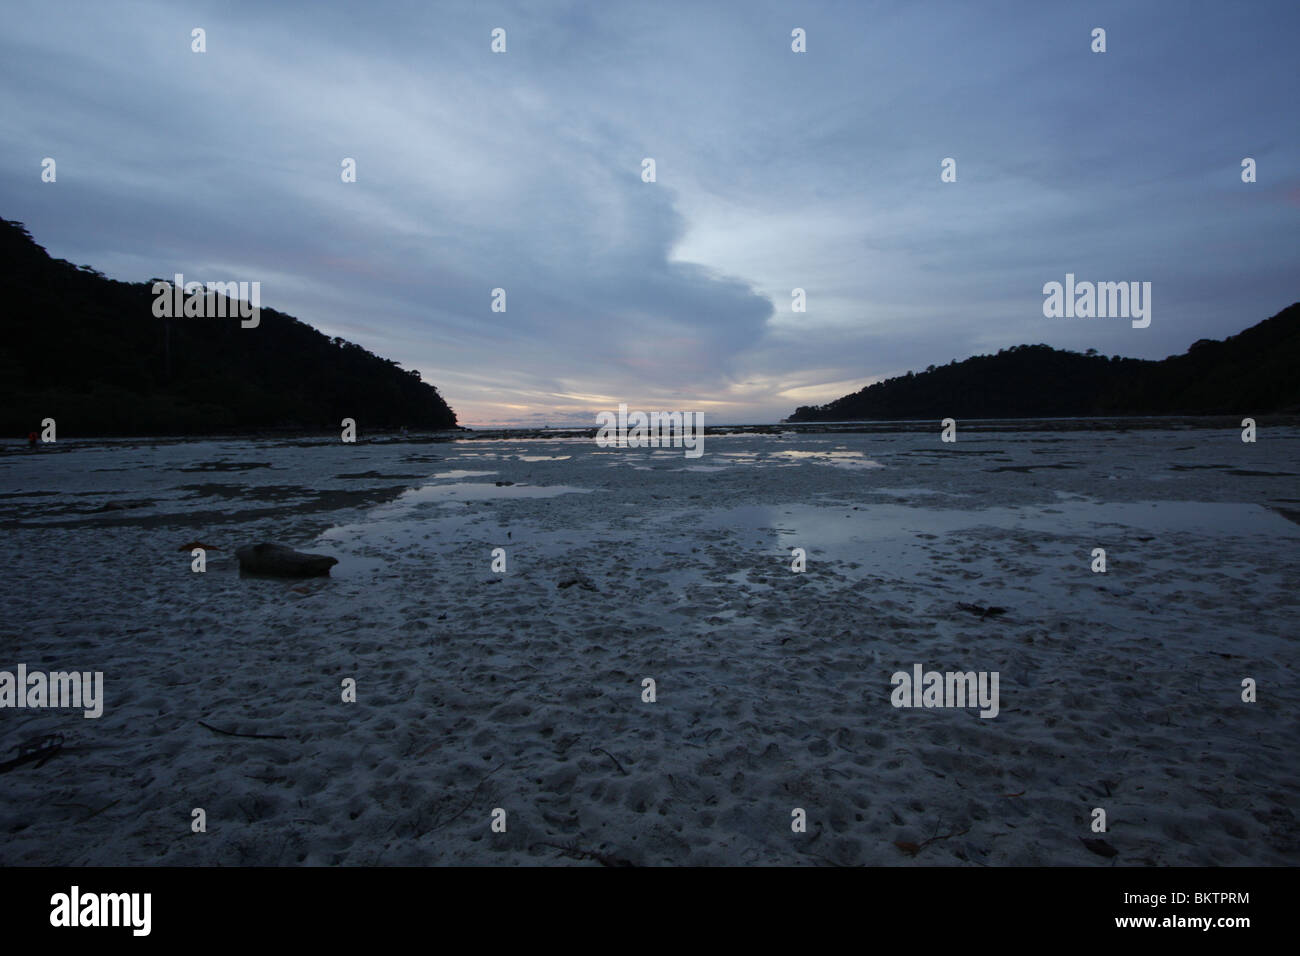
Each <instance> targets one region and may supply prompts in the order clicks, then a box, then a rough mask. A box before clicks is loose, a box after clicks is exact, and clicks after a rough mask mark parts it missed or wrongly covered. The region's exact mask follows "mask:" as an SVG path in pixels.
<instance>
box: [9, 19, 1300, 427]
mask: <svg viewBox="0 0 1300 956" xmlns="http://www.w3.org/2000/svg"><path fill="white" fill-rule="evenodd" d="M1298 19H1300V15H1298V14H1297V12H1296V10H1295V8H1294V7H1293V6H1292V5H1289V4H1276V5H1260V6H1259V7H1258V8H1252V10H1251V11H1250V13H1249V15H1247V14H1246V13H1243V14H1242V15H1241V16H1239V17H1235V18H1226V19H1225V18H1224V17H1222V16H1220V15H1218V14H1215V13H1213V12H1212V11H1209V10H1208V9H1207V10H1189V9H1187V8H1185V7H1184V6H1183V5H1179V4H1175V3H1168V4H1156V5H1149V6H1143V7H1141V8H1130V5H1127V4H1118V3H1116V4H1108V5H1102V6H1101V7H1099V8H1097V9H1095V10H1090V11H1089V12H1088V16H1087V19H1086V20H1085V19H1084V18H1082V17H1081V16H1080V15H1079V14H1077V13H1074V12H1071V11H1068V10H1056V9H1051V8H1046V7H1042V6H1041V5H1033V4H1025V5H1023V6H1014V5H1013V6H1011V7H1007V8H998V9H997V10H995V11H990V10H986V9H975V8H965V7H962V6H959V5H951V6H939V7H934V8H928V7H927V8H924V9H920V8H905V9H898V8H894V7H893V6H892V5H891V6H881V5H867V4H838V3H827V4H812V5H808V6H803V5H801V6H799V7H797V8H794V9H791V8H789V7H788V6H787V5H784V4H777V3H771V4H749V3H746V4H718V5H708V6H705V5H697V4H688V3H682V4H671V3H670V4H664V5H656V6H655V7H654V8H653V9H651V8H648V7H644V6H635V5H603V4H585V3H560V4H547V5H545V6H540V5H536V4H531V3H521V4H513V5H497V6H492V5H483V4H471V3H465V4H458V5H441V4H440V5H436V7H435V6H434V5H429V4H425V3H393V4H383V3H381V4H376V5H371V6H367V7H365V8H364V10H363V9H362V8H358V7H356V6H355V5H354V4H344V3H341V2H339V3H320V4H314V5H313V6H312V9H311V14H310V15H309V16H308V15H305V14H303V13H302V12H301V11H290V10H288V9H282V8H279V7H275V6H268V5H264V4H252V3H233V4H207V5H199V6H198V7H196V8H192V9H185V10H180V9H177V8H176V7H175V6H174V5H171V4H163V3H144V2H141V3H135V4H130V5H127V6H121V7H119V6H114V7H112V8H108V7H105V6H103V5H100V4H97V3H83V4H69V5H59V7H58V8H57V9H55V8H52V7H50V6H49V5H46V4H41V3H17V4H12V5H11V7H10V9H9V11H8V13H7V18H6V31H5V33H4V34H3V36H0V76H3V77H4V83H3V84H0V109H3V110H4V112H5V115H6V118H7V122H6V124H5V127H4V128H3V129H2V130H0V203H2V204H3V209H0V214H3V215H4V216H6V217H7V218H17V219H22V220H23V221H25V222H26V223H27V224H28V226H29V228H30V229H31V231H32V232H33V234H34V235H35V236H36V238H37V240H38V241H40V242H41V243H42V244H43V245H46V246H47V248H49V249H50V250H51V252H52V253H53V254H55V255H58V256H62V257H66V258H70V259H72V260H74V261H77V262H79V263H80V262H86V263H90V264H92V265H94V266H95V267H97V268H99V269H101V270H103V271H105V272H107V273H109V274H110V275H113V276H114V277H118V278H125V279H134V280H143V279H145V278H149V277H150V276H154V275H169V274H171V273H172V272H176V271H180V272H184V273H186V274H187V275H194V276H198V275H206V274H209V273H215V274H216V275H217V277H218V278H227V277H228V278H246V279H260V280H261V281H262V283H263V300H264V303H265V304H266V305H268V306H272V307H275V308H278V309H281V310H283V311H287V312H290V313H292V314H295V315H297V316H298V317H299V318H301V319H303V320H304V321H306V322H309V323H310V324H312V325H315V326H317V327H319V328H321V329H322V330H323V331H326V332H327V333H328V334H338V335H344V336H346V337H349V338H353V339H354V340H356V341H359V342H361V344H363V345H365V346H366V347H367V348H370V349H372V350H373V351H376V352H378V353H380V354H383V355H385V356H388V357H392V358H395V359H398V360H399V361H401V362H402V363H403V364H404V365H406V366H407V367H414V368H418V369H420V371H421V372H422V373H423V375H424V377H425V379H426V380H427V381H431V382H433V383H435V384H437V385H438V386H439V389H440V390H441V391H442V392H443V394H444V395H445V396H446V397H447V398H448V400H449V401H450V402H451V404H452V405H453V406H454V407H455V408H456V409H457V410H458V412H459V413H460V414H461V416H462V418H463V419H464V420H466V421H469V422H471V423H472V422H475V421H480V422H487V421H504V420H520V421H522V420H527V419H530V418H533V417H536V418H543V419H545V418H558V417H561V416H578V415H587V416H588V417H590V416H589V415H588V413H589V412H591V411H594V408H595V407H596V405H597V404H598V403H605V404H608V403H609V402H611V401H615V400H619V401H628V402H629V403H632V404H637V405H641V406H643V407H654V406H653V405H652V404H651V403H652V402H663V403H669V402H671V403H675V405H674V407H682V408H705V407H707V408H708V409H710V412H709V414H710V415H711V416H718V415H720V416H722V417H724V418H727V417H729V418H732V419H734V420H764V419H768V420H770V419H772V418H776V417H781V416H783V415H785V414H788V413H789V412H790V411H791V410H792V408H793V405H792V404H791V402H792V399H794V398H796V397H798V398H800V401H799V402H798V403H799V404H803V403H805V402H804V400H803V399H804V397H806V396H810V395H824V396H825V397H826V398H830V397H835V395H837V394H842V393H843V392H847V391H853V390H856V388H858V387H861V385H862V384H865V383H866V382H867V381H869V380H871V379H872V378H875V377H879V376H881V375H885V374H893V373H897V372H901V371H904V370H906V369H908V368H923V367H924V366H925V365H927V364H930V363H931V362H935V363H942V362H946V361H947V360H948V359H950V358H961V357H964V356H965V355H967V354H969V353H970V352H972V351H979V350H996V349H997V348H1000V347H1004V346H1008V345H1013V344H1018V343H1020V342H1036V341H1046V342H1049V343H1051V344H1057V345H1061V346H1066V347H1077V348H1088V347H1096V348H1099V349H1101V350H1102V351H1104V352H1121V353H1124V354H1132V355H1142V356H1145V357H1160V356H1163V355H1165V354H1168V353H1169V352H1173V351H1178V350H1180V349H1182V348H1184V347H1186V345H1187V344H1189V343H1190V342H1191V341H1194V340H1195V339H1197V338H1201V337H1206V336H1216V337H1219V336H1223V335H1226V334H1231V333H1233V332H1235V331H1238V330H1239V329H1240V328H1241V327H1242V326H1243V325H1246V324H1250V323H1253V322H1254V321H1258V320H1259V319H1262V318H1264V317H1266V316H1267V315H1270V314H1272V313H1273V312H1275V311H1277V310H1278V309H1280V308H1282V307H1283V306H1284V305H1286V304H1289V302H1290V301H1292V300H1294V299H1295V298H1296V296H1295V290H1294V282H1293V278H1292V274H1293V272H1294V258H1293V252H1292V251H1291V250H1294V248H1295V240H1296V221H1295V214H1294V200H1293V199H1292V200H1290V201H1288V199H1287V198H1286V197H1288V196H1294V192H1295V182H1296V171H1295V168H1294V160H1293V157H1294V156H1295V155H1297V154H1298V151H1297V146H1298V145H1300V144H1298V143H1297V136H1298V134H1297V132H1296V127H1295V124H1294V123H1293V122H1292V121H1291V110H1292V107H1291V104H1290V101H1289V96H1290V93H1289V92H1288V91H1289V90H1292V89H1293V86H1294V83H1293V80H1292V79H1291V78H1290V77H1289V75H1287V74H1286V71H1285V69H1283V68H1282V67H1281V64H1282V63H1284V62H1287V53H1288V51H1287V42H1288V41H1287V39H1286V38H1287V36H1288V35H1289V33H1290V32H1293V31H1288V30H1286V29H1285V27H1286V26H1288V25H1290V26H1294V25H1295V24H1296V22H1297V20H1298ZM1098 24H1101V25H1104V26H1106V28H1107V30H1108V47H1109V49H1108V52H1107V53H1105V54H1092V53H1090V52H1089V50H1088V40H1089V34H1090V30H1091V28H1092V27H1093V26H1095V25H1098ZM194 26H202V27H204V28H205V29H206V30H207V40H208V52H207V53H204V54H194V53H192V52H191V51H190V49H189V35H190V30H191V28H192V27H194ZM498 26H500V27H504V28H505V29H506V30H507V36H508V52H507V53H506V54H504V55H494V54H492V53H491V52H490V50H489V32H490V30H491V29H492V28H493V27H498ZM794 26H801V27H803V28H805V29H806V30H807V35H808V53H806V54H793V53H791V52H790V48H789V34H790V30H791V29H792V28H793V27H794ZM1208 64H1213V67H1212V68H1211V67H1210V66H1208ZM47 155H48V156H54V157H55V158H56V159H57V160H58V163H59V181H58V183H57V184H55V185H53V186H51V185H49V184H42V183H40V181H39V162H40V159H41V157H43V156H47ZM1245 155H1251V156H1254V157H1255V158H1256V159H1257V160H1258V161H1259V163H1260V170H1261V173H1260V175H1261V182H1260V183H1258V184H1255V186H1253V187H1252V186H1246V185H1244V184H1241V183H1240V180H1239V177H1238V172H1237V170H1238V168H1239V167H1238V164H1239V161H1240V158H1241V157H1242V156H1245ZM345 156H347V157H352V158H355V159H356V161H357V168H358V182H357V183H355V184H344V183H342V182H341V181H340V179H339V169H340V161H341V160H342V159H343V157H345ZM647 156H650V157H653V158H654V159H655V160H656V164H657V173H658V181H657V182H655V183H644V182H642V181H641V178H640V171H641V160H642V159H643V158H644V157H647ZM945 156H952V157H954V158H956V159H957V163H958V181H957V183H952V184H944V183H940V181H939V161H940V160H941V159H942V158H944V157H945ZM1251 189H1254V190H1255V191H1254V192H1253V193H1251V192H1243V191H1244V190H1251ZM1066 271H1073V272H1075V273H1076V274H1078V275H1081V276H1084V275H1088V276H1094V277H1096V278H1105V279H1115V280H1120V279H1142V280H1149V281H1153V283H1154V284H1155V289H1154V299H1155V308H1156V312H1155V317H1154V321H1153V323H1152V326H1151V328H1150V329H1149V330H1145V331H1144V332H1143V333H1142V334H1141V335H1140V336H1139V335H1138V334H1137V333H1135V332H1133V331H1132V330H1124V329H1120V328H1119V327H1117V326H1115V325H1109V326H1106V325H1101V324H1092V325H1087V324H1082V323H1075V324H1072V325H1067V324H1063V323H1057V324H1051V323H1049V322H1048V321H1047V320H1044V319H1043V318H1042V315H1041V301H1042V297H1041V291H1040V290H1041V286H1042V284H1043V283H1044V282H1046V281H1050V280H1053V279H1060V278H1061V277H1062V276H1063V275H1064V273H1065V272H1066ZM796 287H799V288H803V289H805V290H806V292H807V297H808V311H807V312H806V313H794V312H792V311H791V309H790V302H791V290H792V289H793V288H796ZM496 288H503V289H505V290H506V294H507V303H508V306H507V311H506V312H504V313H500V312H493V311H491V308H490V306H491V301H492V298H491V297H492V290H493V289H496ZM834 389H842V391H840V392H833V393H832V392H831V390H834ZM715 420H717V419H716V418H715Z"/></svg>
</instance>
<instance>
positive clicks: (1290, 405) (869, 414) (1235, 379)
mask: <svg viewBox="0 0 1300 956" xmlns="http://www.w3.org/2000/svg"><path fill="white" fill-rule="evenodd" d="M1298 371H1300V303H1296V304H1295V305H1292V306H1290V307H1289V308H1287V309H1284V310H1283V311H1281V312H1279V313H1278V314H1277V315H1275V316H1273V317H1272V318H1271V319H1265V320H1264V321H1263V322H1260V323H1259V324H1258V325H1255V326H1252V327H1251V328H1249V329H1246V330H1245V331H1244V332H1240V333H1238V334H1237V335H1233V336H1230V337H1229V338H1227V339H1225V340H1223V341H1222V342H1219V341H1215V340H1211V339H1201V340H1200V341H1199V342H1195V343H1193V345H1192V346H1191V347H1190V348H1189V349H1188V350H1187V352H1186V353H1185V354H1183V355H1171V356H1170V357H1169V358H1166V359H1163V360H1161V361H1158V362H1157V361H1151V360H1147V359H1131V358H1120V357H1119V356H1114V357H1111V358H1107V357H1106V356H1103V355H1097V354H1095V353H1093V352H1092V351H1091V350H1090V351H1089V354H1086V355H1083V354H1080V353H1078V352H1070V351H1064V350H1061V349H1054V348H1051V347H1050V346H1047V345H1017V346H1015V347H1013V348H1009V349H1003V350H1002V351H1000V352H998V354H997V355H977V356H974V357H973V358H968V359H966V360H965V361H964V362H955V361H954V362H950V363H949V364H948V365H945V366H942V367H940V368H936V367H935V366H933V365H931V366H930V367H929V368H928V369H926V370H925V371H924V372H920V373H917V374H913V373H911V372H908V373H907V374H906V375H903V376H900V377H898V378H891V379H888V380H886V381H884V382H878V383H876V384H875V385H868V386H867V387H866V388H864V389H862V390H861V391H858V392H855V393H853V394H852V395H845V396H844V397H843V398H838V399H836V400H835V401H833V402H830V403H828V404H826V405H817V406H807V405H805V406H802V407H800V408H799V409H797V410H796V411H795V413H794V414H793V415H792V416H791V417H790V418H789V419H788V420H789V421H792V422H816V421H863V420H879V419H905V418H946V417H949V416H952V417H954V418H1040V417H1065V416H1070V417H1073V416H1094V415H1096V416H1113V415H1258V414H1263V413H1267V412H1295V411H1300V374H1297V372H1298Z"/></svg>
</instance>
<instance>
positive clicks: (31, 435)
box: [27, 432, 36, 451]
mask: <svg viewBox="0 0 1300 956" xmlns="http://www.w3.org/2000/svg"><path fill="white" fill-rule="evenodd" d="M27 447H28V448H30V449H31V450H32V451H35V450H36V432H28V433H27Z"/></svg>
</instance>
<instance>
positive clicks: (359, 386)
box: [0, 219, 456, 436]
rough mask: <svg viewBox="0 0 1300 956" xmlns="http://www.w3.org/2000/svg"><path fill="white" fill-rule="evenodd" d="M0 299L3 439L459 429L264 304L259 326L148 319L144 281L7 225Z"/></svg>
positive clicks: (353, 349) (386, 377)
mask: <svg viewBox="0 0 1300 956" xmlns="http://www.w3.org/2000/svg"><path fill="white" fill-rule="evenodd" d="M192 278H195V279H198V278H199V277H198V276H194V277H192ZM203 278H205V279H212V280H214V281H216V280H221V279H226V278H229V277H227V276H205V277H203ZM0 296H2V297H3V300H4V302H5V303H6V305H5V309H4V318H3V319H0V323H3V325H2V329H3V335H2V336H0V433H4V434H9V435H26V434H27V433H28V432H29V431H32V430H39V424H40V421H41V419H43V418H47V417H48V418H53V419H55V421H56V422H57V423H58V429H59V434H60V435H69V436H75V435H161V434H204V433H208V434H211V433H219V432H231V431H251V430H258V429H265V428H294V429H334V430H337V429H338V428H339V422H340V421H341V420H342V419H344V418H353V419H355V420H356V422H357V430H358V432H359V433H360V434H361V435H363V436H364V434H365V432H366V431H367V430H368V429H383V428H396V427H398V426H401V425H407V426H410V427H412V428H451V427H454V426H455V424H456V416H455V413H454V412H452V410H451V409H450V408H449V407H448V406H447V403H446V402H444V401H443V399H442V397H441V396H440V395H439V394H438V390H437V389H436V388H434V387H433V386H432V385H426V384H424V383H422V382H421V381H420V375H419V373H418V372H417V371H414V370H411V371H407V370H404V369H402V368H399V367H398V365H397V363H396V362H394V361H392V360H390V359H383V358H380V357H379V356H377V355H374V354H373V353H371V352H369V351H367V350H366V349H364V348H362V347H361V346H359V345H355V344H353V343H351V342H347V341H344V340H343V339H341V338H333V339H331V338H329V337H327V336H325V335H322V334H321V333H320V332H317V331H316V330H315V329H313V328H311V327H310V326H308V325H305V324H304V323H302V322H299V321H298V320H297V319H295V318H293V317H292V316H289V315H285V314H283V313H281V312H277V311H275V310H274V309H268V308H265V307H263V308H262V309H261V310H260V322H259V324H258V325H257V327H256V328H242V327H241V326H240V320H239V318H184V317H182V318H170V319H165V318H155V317H154V315H153V303H154V299H155V296H154V294H153V292H152V283H151V282H139V283H131V282H117V281H114V280H112V279H108V278H106V277H105V276H103V275H101V274H100V273H98V272H96V271H94V270H93V269H91V268H90V267H88V266H81V267H77V266H74V265H72V264H71V263H69V262H66V261H64V260H62V259H51V258H50V256H49V254H48V253H46V251H45V250H44V249H43V248H42V247H40V246H38V245H37V244H36V243H35V242H34V241H33V240H32V237H31V236H30V234H28V232H27V230H26V229H25V228H24V227H23V225H22V224H21V223H17V222H10V221H8V220H5V219H0Z"/></svg>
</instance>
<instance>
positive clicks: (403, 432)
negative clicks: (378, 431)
mask: <svg viewBox="0 0 1300 956" xmlns="http://www.w3.org/2000/svg"><path fill="white" fill-rule="evenodd" d="M402 437H403V438H405V437H406V426H405V425H403V426H402Z"/></svg>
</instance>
